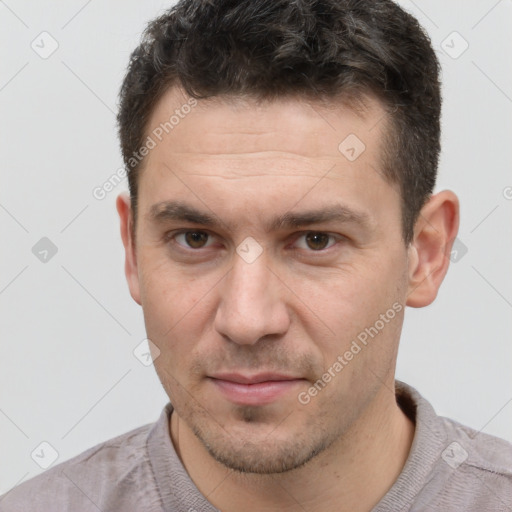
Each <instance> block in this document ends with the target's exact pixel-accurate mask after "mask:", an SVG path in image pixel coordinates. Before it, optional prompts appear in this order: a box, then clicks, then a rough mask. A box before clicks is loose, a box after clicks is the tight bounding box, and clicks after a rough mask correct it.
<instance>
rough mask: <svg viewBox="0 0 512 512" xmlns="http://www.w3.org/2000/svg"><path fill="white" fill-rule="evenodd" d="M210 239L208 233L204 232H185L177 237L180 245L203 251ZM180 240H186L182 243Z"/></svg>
mask: <svg viewBox="0 0 512 512" xmlns="http://www.w3.org/2000/svg"><path fill="white" fill-rule="evenodd" d="M208 237H209V235H208V233H205V232H204V231H185V232H183V233H179V234H178V235H176V237H175V238H176V240H177V241H178V243H179V244H180V245H183V246H184V247H190V248H192V249H202V248H203V247H205V246H206V244H207V243H208ZM180 238H183V239H184V241H183V242H182V243H180V242H179V239H180Z"/></svg>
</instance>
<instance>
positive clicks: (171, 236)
mask: <svg viewBox="0 0 512 512" xmlns="http://www.w3.org/2000/svg"><path fill="white" fill-rule="evenodd" d="M187 233H205V234H206V235H208V236H209V237H210V239H212V238H214V237H213V235H211V234H210V233H208V231H205V230H201V229H196V230H194V229H184V230H179V231H171V232H169V233H166V234H165V235H164V241H165V242H166V243H173V244H174V245H176V246H178V249H179V250H182V251H186V252H190V253H194V252H196V253H199V252H200V251H201V250H204V249H208V248H209V247H210V246H205V247H200V248H198V249H194V248H193V247H187V246H185V245H182V244H180V243H178V242H177V241H176V237H178V236H180V235H185V234H187ZM308 234H315V235H327V236H329V238H330V239H331V241H334V243H330V242H328V243H327V247H326V248H324V249H319V250H316V251H315V250H313V249H306V248H299V249H298V250H303V251H306V252H308V253H311V254H312V255H319V256H320V255H323V254H325V253H326V252H327V251H329V250H330V249H331V248H332V247H334V246H335V245H337V244H338V243H339V242H341V241H343V240H345V239H346V237H344V236H343V235H337V234H333V233H328V232H325V231H303V232H300V233H299V234H298V236H297V237H296V238H295V239H294V242H296V241H297V240H299V239H301V238H303V237H305V236H307V235H308ZM210 239H209V240H207V242H206V243H207V244H208V243H209V242H210ZM329 243H330V245H329ZM295 249H297V248H295Z"/></svg>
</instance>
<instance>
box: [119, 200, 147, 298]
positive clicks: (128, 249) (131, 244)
mask: <svg viewBox="0 0 512 512" xmlns="http://www.w3.org/2000/svg"><path fill="white" fill-rule="evenodd" d="M116 208H117V212H118V213H119V219H120V221H121V238H122V239H123V245H124V252H125V260H124V273H125V275H126V280H127V282H128V288H129V289H130V294H131V296H132V298H133V300H134V301H135V302H136V303H137V304H139V305H140V304H141V301H140V287H139V273H138V269H137V253H136V250H135V240H134V239H133V212H132V208H131V201H130V196H129V195H128V193H126V192H123V193H121V194H119V195H118V196H117V200H116Z"/></svg>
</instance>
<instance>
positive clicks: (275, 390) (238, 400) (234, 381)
mask: <svg viewBox="0 0 512 512" xmlns="http://www.w3.org/2000/svg"><path fill="white" fill-rule="evenodd" d="M208 379H209V381H210V382H211V383H212V384H213V386H214V387H215V389H216V390H217V391H218V392H219V393H220V394H221V395H222V396H223V397H224V398H226V399H227V400H229V401H230V402H232V403H234V404H236V405H266V404H270V403H272V402H275V401H276V400H278V399H279V398H281V397H282V396H283V395H286V394H287V393H290V392H291V391H293V389H295V388H296V387H297V386H298V385H300V384H301V383H304V381H305V379H303V378H301V377H296V376H292V375H284V374H278V373H259V374H254V375H243V374H239V373H223V374H216V375H211V376H209V377H208Z"/></svg>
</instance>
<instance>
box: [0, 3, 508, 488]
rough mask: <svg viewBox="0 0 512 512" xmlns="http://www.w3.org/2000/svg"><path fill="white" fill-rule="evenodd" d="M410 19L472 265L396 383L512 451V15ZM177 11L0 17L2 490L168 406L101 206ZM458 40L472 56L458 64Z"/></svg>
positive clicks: (415, 324)
mask: <svg viewBox="0 0 512 512" xmlns="http://www.w3.org/2000/svg"><path fill="white" fill-rule="evenodd" d="M401 4H402V5H403V6H404V7H405V8H406V9H408V10H410V11H411V12H412V13H414V14H415V15H416V16H417V17H418V18H419V20H420V21H421V23H422V24H423V25H424V27H425V28H426V29H427V30H428V32H429V33H430V35H431V38H432V41H433V44H434V46H435V48H436V50H437V51H438V54H439V58H440V61H441V63H442V66H443V81H444V86H443V90H444V112H443V153H442V159H441V165H440V176H439V185H438V187H437V188H438V190H440V189H443V188H451V189H453V190H454V191H456V192H457V194H458V195H459V197H460V200H461V210H462V221H461V228H460V234H459V238H460V240H461V242H462V243H463V244H464V245H465V246H466V247H467V253H466V254H464V255H462V252H459V255H458V261H457V262H456V263H454V264H452V266H451V268H450V270H449V273H448V276H447V278H446V280H445V283H444V285H443V287H442V289H441V292H440V294H439V297H438V299H437V301H436V302H435V303H434V304H433V305H432V306H430V307H428V308H425V309H421V310H414V309H408V311H407V313H406V323H405V327H404V332H403V336H402V342H401V343H402V344H401V352H400V356H399V361H398V372H397V377H398V378H399V379H402V380H405V381H406V382H408V383H410V384H411V385H413V386H415V387H416V388H417V389H419V391H420V392H421V393H423V395H424V396H425V397H426V398H427V399H429V400H430V401H431V402H432V403H433V405H434V406H435V408H436V410H437V411H438V413H440V414H443V415H447V416H450V417H452V418H454V419H457V420H458V421H460V422H462V423H465V424H467V425H470V426H471V427H473V428H475V429H477V430H481V429H482V430H483V431H484V432H488V433H491V434H494V435H498V436H500V437H503V438H506V439H508V440H510V441H512V428H511V426H512V386H511V381H512V372H511V362H512V345H511V343H510V340H511V331H512V325H511V321H510V320H511V309H512V273H511V269H510V262H511V261H512V254H511V253H512V236H511V235H512V233H511V231H512V230H511V226H512V222H511V212H512V200H511V199H510V198H511V197H512V188H511V186H512V175H511V172H510V168H511V160H512V152H511V148H510V146H511V142H510V140H511V139H510V136H511V133H512V130H511V128H512V117H511V113H512V99H511V98H512V67H511V66H510V61H509V55H510V51H511V33H512V3H511V1H510V0H502V1H496V0H485V1H484V0H479V1H467V0H464V1H454V0H442V1H441V0H436V1H429V2H424V1H423V2H421V3H420V2H419V0H417V1H416V2H412V1H410V0H403V1H402V2H401ZM168 6H169V3H167V2H161V1H157V0H152V1H146V2H140V1H135V0H130V1H126V0H123V1H121V0H116V1H111V2H102V1H100V0H92V1H89V2H86V1H84V0H75V1H68V2H53V3H51V2H37V1H35V0H32V1H23V2H21V1H15V0H8V1H7V2H0V19H1V23H2V24H1V26H2V31H1V35H0V37H1V45H0V63H1V64H0V65H1V74H0V105H1V126H2V132H1V137H0V148H1V152H0V155H1V169H2V187H1V192H0V218H1V226H2V241H3V243H2V250H1V254H2V259H1V261H2V272H1V275H0V308H1V315H2V338H1V340H2V341H1V357H0V432H1V436H0V461H2V462H1V464H0V493H1V492H5V491H7V490H8V489H10V488H11V487H13V486H14V485H16V484H17V483H19V482H21V481H23V480H26V479H28V478H30V477H33V476H35V475H36V474H37V473H39V472H41V471H42V468H41V467H40V466H39V465H38V464H37V463H36V461H38V462H40V463H44V462H45V461H46V462H47V463H48V461H50V459H51V457H52V454H53V452H52V450H51V449H49V448H48V447H47V446H46V445H43V446H42V447H41V445H40V443H41V442H43V441H46V442H48V443H50V445H51V446H52V447H54V449H55V450H56V452H57V453H58V459H57V460H56V461H55V463H58V462H62V461H64V460H66V459H67V458H70V457H71V456H73V455H75V454H78V453H79V452H81V451H83V450H85V449H86V448H88V447H91V446H93V445H94V444H96V443H98V442H100V441H103V440H106V439H108V438H110V437H113V436H116V435H118V434H121V433H124V432H126V431H128V430H130V429H133V428H135V427H138V426H140V425H143V424H145V423H149V422H153V421H155V420H156V419H157V417H158V415H159V413H160V411H161V408H162V407H163V405H164V404H165V403H166V402H167V397H166V395H165V394H164V392H163V390H162V389H161V386H160V383H159V381H158V379H157V377H156V374H155V373H154V370H153V368H152V367H151V366H149V367H146V366H144V365H143V364H142V363H141V362H140V361H139V360H138V359H136V358H135V356H134V355H133V350H134V348H135V347H137V346H138V345H139V344H140V342H141V340H143V339H144V338H145V331H144V324H143V318H142V311H141V310H140V308H139V307H138V306H137V305H136V304H135V303H134V302H133V301H132V299H131V297H130V296H129V293H128V288H127V285H126V282H125V278H124V273H123V249H122V244H121V240H120V236H119V227H118V218H117V213H116V211H115V205H114V203H115V198H116V196H117V194H118V193H119V192H120V191H121V190H124V189H126V184H125V183H122V184H121V185H119V186H118V187H117V188H116V189H115V190H114V191H112V192H111V193H110V194H109V195H108V196H107V197H106V198H105V199H104V200H102V201H99V200H97V199H95V198H94V197H93V195H92V191H93V189H94V188H95V187H97V186H101V185H102V184H103V183H104V182H105V181H106V180H108V179H109V177H110V176H112V175H113V174H115V172H116V171H117V170H118V169H119V168H120V167H121V157H120V152H119V149H118V142H117V136H116V128H115V115H114V113H115V111H116V101H117V93H118V90H119V86H120V83H121V80H122V77H123V74H124V70H125V67H126V64H127V62H128V57H129V54H130V52H131V51H132V50H133V48H134V47H135V46H136V44H137V42H138V40H139V37H140V34H141V31H142V30H143V28H144V26H145V24H146V22H147V21H148V20H149V19H151V18H153V17H154V16H155V15H157V14H159V13H160V12H162V10H163V9H164V8H166V7H168ZM43 31H47V32H48V33H49V34H51V36H52V37H53V38H54V39H55V40H56V41H57V42H58V45H59V47H58V49H57V50H56V51H55V52H54V53H53V54H52V55H51V56H49V57H48V58H46V59H43V58H41V57H40V56H39V55H38V54H37V53H36V52H35V51H34V50H33V49H32V48H31V43H32V41H35V43H34V45H39V47H40V49H39V51H43V50H44V51H48V50H49V49H50V48H51V46H50V43H51V41H50V40H49V39H46V40H41V37H47V36H39V34H40V33H41V32H43ZM453 31H456V32H458V34H460V36H459V35H456V34H455V35H453V34H452V32H453ZM461 37H462V38H463V39H464V40H465V41H467V43H468V44H469V47H468V49H467V50H466V51H465V52H464V53H462V54H461V55H460V56H458V58H453V57H454V56H457V55H458V54H459V53H460V52H461V50H462V49H463V48H464V41H463V40H462V39H461ZM443 41H444V43H443ZM43 46H44V48H41V47H43ZM443 47H444V48H445V50H446V51H445V50H443ZM447 52H448V53H451V55H452V56H450V55H448V53H447ZM507 187H508V188H507ZM42 237H48V238H49V239H50V240H51V241H52V242H53V243H54V244H55V245H56V246H57V248H58V252H57V254H56V255H55V256H54V257H52V258H51V259H49V261H47V262H46V263H43V262H41V261H40V260H39V259H38V258H36V256H35V255H34V254H33V253H32V247H33V246H34V245H35V244H36V243H37V242H38V241H39V240H40V239H41V238H42ZM461 255H462V257H461ZM36 448H37V450H36ZM34 450H36V452H35V453H36V454H39V458H38V457H36V456H34V459H33V458H32V457H31V453H32V452H33V451H34ZM41 450H42V451H41Z"/></svg>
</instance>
